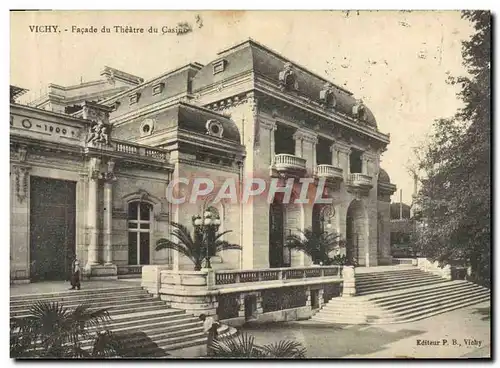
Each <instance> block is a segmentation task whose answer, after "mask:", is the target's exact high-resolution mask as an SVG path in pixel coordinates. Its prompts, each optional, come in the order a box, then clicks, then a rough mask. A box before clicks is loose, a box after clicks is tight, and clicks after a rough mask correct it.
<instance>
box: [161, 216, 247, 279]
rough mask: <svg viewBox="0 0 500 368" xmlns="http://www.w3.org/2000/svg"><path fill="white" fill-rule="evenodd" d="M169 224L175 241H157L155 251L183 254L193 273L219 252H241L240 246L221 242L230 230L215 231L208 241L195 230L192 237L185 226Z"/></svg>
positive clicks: (163, 239)
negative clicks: (192, 266) (187, 259)
mask: <svg viewBox="0 0 500 368" xmlns="http://www.w3.org/2000/svg"><path fill="white" fill-rule="evenodd" d="M170 224H171V225H172V227H173V230H172V231H171V233H170V234H171V236H172V238H174V239H175V240H176V241H174V240H170V239H166V238H161V239H158V241H157V242H156V250H157V251H159V250H162V249H172V250H174V251H176V252H179V253H181V254H183V255H184V256H186V257H187V258H189V259H190V260H191V261H192V262H193V264H194V270H195V271H199V270H201V266H202V263H203V260H204V259H210V257H213V256H215V255H216V254H217V253H219V252H220V251H223V250H228V249H237V250H241V246H239V245H237V244H232V243H229V242H227V241H225V240H221V237H222V236H223V235H224V234H227V233H229V232H231V230H227V231H223V232H218V231H217V232H215V234H214V236H213V237H212V239H209V237H207V236H205V234H204V233H203V232H202V231H199V230H195V231H194V235H193V236H192V235H191V232H190V231H189V230H188V228H187V227H186V226H184V225H182V224H179V223H177V222H171V223H170Z"/></svg>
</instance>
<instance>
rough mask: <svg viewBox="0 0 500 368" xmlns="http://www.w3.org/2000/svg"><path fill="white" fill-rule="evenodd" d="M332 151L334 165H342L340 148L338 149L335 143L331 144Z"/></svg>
mask: <svg viewBox="0 0 500 368" xmlns="http://www.w3.org/2000/svg"><path fill="white" fill-rule="evenodd" d="M330 152H331V153H332V166H334V167H340V162H339V150H338V149H337V146H336V145H335V143H334V144H332V145H331V146H330Z"/></svg>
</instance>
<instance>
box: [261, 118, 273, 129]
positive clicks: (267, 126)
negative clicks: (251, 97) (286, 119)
mask: <svg viewBox="0 0 500 368" xmlns="http://www.w3.org/2000/svg"><path fill="white" fill-rule="evenodd" d="M259 123H260V127H261V128H264V129H268V130H271V131H274V130H276V129H277V127H278V126H277V124H276V121H273V120H267V119H265V120H264V119H262V118H261V119H260V121H259Z"/></svg>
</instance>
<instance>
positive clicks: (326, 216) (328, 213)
mask: <svg viewBox="0 0 500 368" xmlns="http://www.w3.org/2000/svg"><path fill="white" fill-rule="evenodd" d="M334 216H335V208H333V206H331V205H327V206H324V207H323V208H322V209H321V218H320V220H321V223H323V224H324V223H325V221H328V222H327V223H326V228H327V229H328V230H331V228H332V226H333V225H332V218H333V217H334Z"/></svg>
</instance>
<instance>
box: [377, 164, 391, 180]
mask: <svg viewBox="0 0 500 368" xmlns="http://www.w3.org/2000/svg"><path fill="white" fill-rule="evenodd" d="M378 182H379V183H390V182H391V178H390V177H389V174H387V171H385V170H384V169H382V168H380V170H379V172H378Z"/></svg>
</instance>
